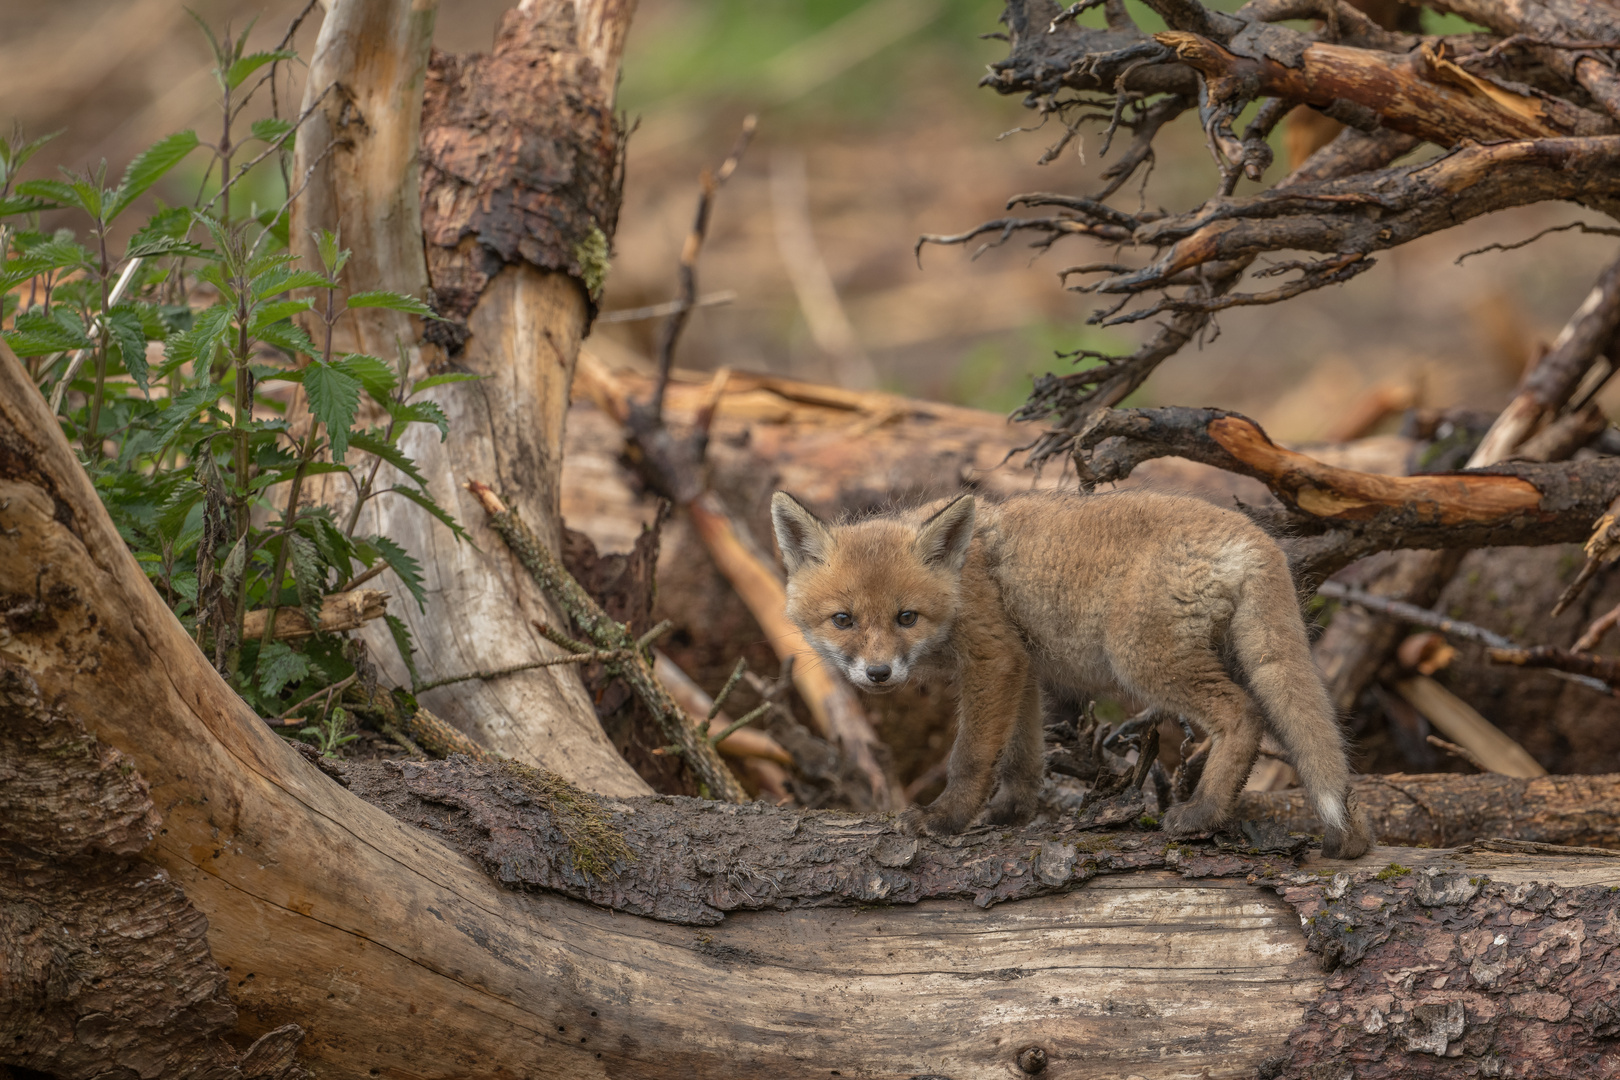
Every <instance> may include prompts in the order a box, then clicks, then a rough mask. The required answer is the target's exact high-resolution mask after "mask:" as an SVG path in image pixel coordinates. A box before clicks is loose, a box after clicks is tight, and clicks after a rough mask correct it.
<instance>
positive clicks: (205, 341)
mask: <svg viewBox="0 0 1620 1080" xmlns="http://www.w3.org/2000/svg"><path fill="white" fill-rule="evenodd" d="M230 328H231V309H230V307H229V306H227V305H225V304H215V305H214V306H213V307H211V308H207V309H206V310H203V311H199V312H197V313H196V314H195V315H193V316H192V320H191V329H190V330H187V331H185V332H184V333H180V334H171V335H170V336H169V340H168V341H167V342H166V343H165V345H164V349H163V355H164V357H165V358H166V359H167V361H168V363H167V364H165V365H164V366H165V367H166V368H173V367H178V366H179V365H181V364H184V363H187V362H190V361H196V360H201V361H202V362H203V363H208V362H209V361H211V360H213V358H214V350H215V349H216V348H218V347H219V344H220V342H222V341H224V340H225V335H226V333H228V332H229V330H230Z"/></svg>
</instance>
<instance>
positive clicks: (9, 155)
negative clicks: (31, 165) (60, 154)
mask: <svg viewBox="0 0 1620 1080" xmlns="http://www.w3.org/2000/svg"><path fill="white" fill-rule="evenodd" d="M65 130H66V129H65V128H62V129H58V130H56V131H53V132H51V133H50V134H49V135H41V136H40V137H39V138H37V139H33V140H30V141H29V142H18V143H15V144H14V143H12V142H11V140H10V139H4V138H0V182H4V181H5V180H8V179H10V178H11V177H13V176H16V175H17V170H18V169H20V168H22V167H23V166H24V165H26V164H28V159H29V158H31V157H33V156H34V155H35V154H36V153H38V152H39V148H40V147H42V146H44V145H45V144H46V143H48V142H50V141H51V140H52V139H54V138H56V137H57V136H58V135H60V134H62V132H63V131H65ZM16 135H17V137H18V138H19V139H20V138H21V137H22V131H21V129H18V130H17V132H16Z"/></svg>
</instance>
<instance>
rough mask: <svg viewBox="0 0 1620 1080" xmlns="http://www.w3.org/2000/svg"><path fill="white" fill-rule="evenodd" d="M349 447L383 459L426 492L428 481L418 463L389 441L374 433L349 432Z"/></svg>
mask: <svg viewBox="0 0 1620 1080" xmlns="http://www.w3.org/2000/svg"><path fill="white" fill-rule="evenodd" d="M349 445H350V446H352V447H354V448H355V449H356V450H364V451H365V452H366V453H368V454H373V455H375V456H377V457H380V458H382V459H383V460H384V461H386V462H388V464H390V465H392V466H393V467H394V468H396V469H398V470H399V471H400V472H402V473H404V474H405V475H406V476H408V477H410V478H411V479H412V480H415V481H416V482H417V483H418V484H420V485H421V486H422V488H423V489H424V490H425V489H426V488H427V480H426V479H425V478H424V477H423V476H422V474H421V473H420V472H419V471H418V470H417V468H416V462H415V461H413V460H412V459H411V458H410V457H408V456H406V454H405V452H404V451H403V450H401V449H400V448H399V447H398V446H396V445H394V444H393V443H391V442H389V441H388V440H387V439H385V438H382V437H380V436H379V435H377V434H375V433H374V432H372V431H351V432H349Z"/></svg>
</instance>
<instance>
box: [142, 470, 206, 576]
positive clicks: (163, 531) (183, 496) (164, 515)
mask: <svg viewBox="0 0 1620 1080" xmlns="http://www.w3.org/2000/svg"><path fill="white" fill-rule="evenodd" d="M202 497H203V486H202V485H201V484H199V483H197V481H195V480H189V479H188V480H185V481H183V482H182V483H181V484H179V485H178V486H177V487H176V488H175V489H174V490H173V491H172V492H170V493H169V497H168V498H167V499H166V500H164V502H163V505H162V506H160V507H158V512H157V515H156V517H155V518H154V519H153V524H154V525H156V526H157V531H158V535H159V536H160V537H162V538H163V539H165V540H170V541H173V540H174V539H175V538H176V537H178V536H179V535H180V531H181V530H182V529H184V528H185V525H186V519H187V518H189V517H190V516H191V510H192V508H193V507H194V506H196V505H197V503H199V502H200V501H202ZM192 599H196V596H195V593H194V594H193V596H192Z"/></svg>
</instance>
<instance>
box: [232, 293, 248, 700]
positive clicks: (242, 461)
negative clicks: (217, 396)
mask: <svg viewBox="0 0 1620 1080" xmlns="http://www.w3.org/2000/svg"><path fill="white" fill-rule="evenodd" d="M235 285H236V321H237V341H236V417H235V425H236V462H235V470H234V471H235V473H236V539H237V540H238V541H240V540H241V539H242V538H243V537H244V536H246V535H247V533H248V527H249V525H250V524H251V521H250V515H251V512H252V509H251V508H252V497H251V496H250V494H249V490H248V484H249V482H250V481H251V480H252V476H251V475H250V472H249V470H250V467H251V463H250V462H249V460H248V448H249V446H248V444H249V432H248V429H247V425H248V424H249V423H250V422H251V421H252V418H253V373H252V372H251V371H250V370H249V368H248V347H249V340H248V290H249V289H251V288H252V287H253V283H252V281H250V280H249V279H248V278H247V276H246V274H245V273H242V272H239V273H238V275H237V280H236V282H235ZM247 582H248V568H247V567H246V566H245V565H244V566H243V568H242V580H241V581H240V582H238V583H237V586H236V645H235V647H234V648H233V649H232V657H231V663H230V670H231V672H232V674H234V673H235V672H236V669H237V667H238V665H239V664H240V663H241V648H242V623H243V621H244V620H245V619H246V618H247Z"/></svg>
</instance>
